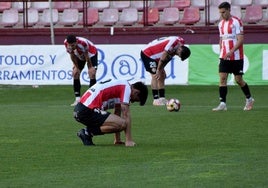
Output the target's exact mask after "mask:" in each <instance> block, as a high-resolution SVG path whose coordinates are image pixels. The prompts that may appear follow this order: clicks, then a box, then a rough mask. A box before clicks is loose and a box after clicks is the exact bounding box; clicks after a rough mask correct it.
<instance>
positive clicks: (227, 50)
mask: <svg viewBox="0 0 268 188" xmlns="http://www.w3.org/2000/svg"><path fill="white" fill-rule="evenodd" d="M218 8H219V13H220V15H221V18H222V20H221V21H220V22H219V25H218V28H219V33H220V41H219V44H220V63H219V77H220V81H219V96H220V104H219V106H217V107H216V108H213V109H212V110H213V111H222V110H227V106H226V96H227V79H228V74H229V73H233V74H234V78H235V81H236V83H237V84H238V85H239V86H240V88H241V89H242V92H243V93H244V95H245V97H246V105H245V107H244V110H251V109H252V107H253V103H254V99H253V98H252V97H251V93H250V89H249V86H248V84H247V83H246V82H245V81H244V79H243V74H244V73H243V64H244V52H243V42H244V35H243V34H244V32H243V25H242V21H241V20H240V19H239V18H237V17H235V16H232V15H231V13H230V12H231V5H230V3H228V2H223V3H221V4H220V5H219V7H218Z"/></svg>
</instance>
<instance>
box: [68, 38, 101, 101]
mask: <svg viewBox="0 0 268 188" xmlns="http://www.w3.org/2000/svg"><path fill="white" fill-rule="evenodd" d="M64 46H65V48H66V51H67V52H68V53H69V54H70V57H71V60H72V62H73V74H72V75H73V89H74V95H75V101H74V103H73V104H71V106H75V105H76V104H77V103H78V101H79V100H80V90H81V82H80V74H81V72H82V70H83V68H84V66H85V64H86V63H87V67H88V75H89V78H90V82H89V87H91V86H92V85H94V84H95V83H96V71H97V67H98V50H97V48H96V46H95V45H94V44H93V43H92V42H91V41H90V40H88V39H86V38H83V37H76V36H74V35H68V36H67V38H66V39H65V40H64Z"/></svg>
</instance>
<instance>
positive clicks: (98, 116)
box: [74, 80, 148, 146]
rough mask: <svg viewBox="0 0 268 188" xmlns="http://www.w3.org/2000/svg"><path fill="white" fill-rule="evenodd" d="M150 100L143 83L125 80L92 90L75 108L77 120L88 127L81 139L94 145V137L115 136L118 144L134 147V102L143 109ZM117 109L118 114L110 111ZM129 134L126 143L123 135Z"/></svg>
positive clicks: (90, 89)
mask: <svg viewBox="0 0 268 188" xmlns="http://www.w3.org/2000/svg"><path fill="white" fill-rule="evenodd" d="M147 97H148V89H147V86H146V85H144V84H143V83H142V82H136V83H134V84H129V82H128V81H125V80H116V81H111V80H108V81H106V82H100V83H96V84H95V85H94V86H92V87H91V88H89V89H88V90H87V91H86V92H85V93H84V94H83V96H82V97H81V100H80V102H79V103H78V104H77V105H76V106H75V109H74V118H75V119H76V121H78V122H80V123H82V124H84V125H85V126H86V128H85V129H81V130H80V131H79V132H78V133H77V136H78V137H79V138H80V139H81V140H82V142H83V144H84V145H87V146H91V145H94V143H93V141H92V137H93V136H97V135H103V134H107V133H115V136H114V144H125V146H134V145H135V142H134V141H133V140H132V135H131V114H130V103H133V102H139V103H140V105H141V106H143V105H144V104H145V102H146V100H147ZM108 109H114V114H112V113H111V112H109V111H107V110H108ZM121 131H124V132H125V138H126V141H125V143H124V142H122V141H121V138H120V132H121Z"/></svg>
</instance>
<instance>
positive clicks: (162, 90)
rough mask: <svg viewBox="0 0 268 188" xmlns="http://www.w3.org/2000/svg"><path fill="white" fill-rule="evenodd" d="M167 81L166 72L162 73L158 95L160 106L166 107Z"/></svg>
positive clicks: (158, 83)
mask: <svg viewBox="0 0 268 188" xmlns="http://www.w3.org/2000/svg"><path fill="white" fill-rule="evenodd" d="M165 80H166V71H165V70H164V71H162V72H161V75H160V77H159V80H158V82H157V85H158V93H159V105H166V103H167V100H166V98H165Z"/></svg>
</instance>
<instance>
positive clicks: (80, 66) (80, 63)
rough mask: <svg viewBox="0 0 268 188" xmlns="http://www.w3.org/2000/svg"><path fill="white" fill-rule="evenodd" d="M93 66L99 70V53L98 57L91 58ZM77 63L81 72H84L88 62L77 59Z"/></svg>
mask: <svg viewBox="0 0 268 188" xmlns="http://www.w3.org/2000/svg"><path fill="white" fill-rule="evenodd" d="M90 60H91V63H92V66H93V67H95V69H97V68H98V53H96V55H94V56H92V57H91V58H90ZM77 62H78V68H79V70H80V71H82V70H83V69H84V67H85V64H86V61H82V60H80V59H78V58H77Z"/></svg>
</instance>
